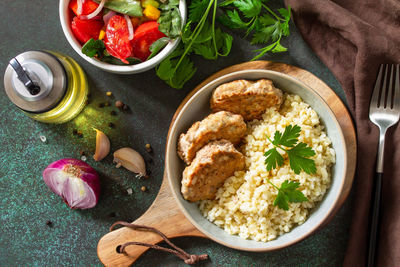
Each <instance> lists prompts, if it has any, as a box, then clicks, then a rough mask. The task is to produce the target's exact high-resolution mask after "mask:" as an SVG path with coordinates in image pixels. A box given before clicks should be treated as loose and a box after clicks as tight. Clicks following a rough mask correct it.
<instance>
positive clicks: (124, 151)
mask: <svg viewBox="0 0 400 267" xmlns="http://www.w3.org/2000/svg"><path fill="white" fill-rule="evenodd" d="M114 162H115V163H117V166H116V167H117V168H119V167H121V166H122V167H124V168H126V169H128V170H130V171H131V172H134V173H138V174H139V175H140V176H146V163H145V162H144V159H143V157H142V155H140V154H139V152H137V151H136V150H134V149H132V148H130V147H124V148H120V149H118V150H117V151H115V152H114Z"/></svg>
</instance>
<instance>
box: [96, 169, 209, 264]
mask: <svg viewBox="0 0 400 267" xmlns="http://www.w3.org/2000/svg"><path fill="white" fill-rule="evenodd" d="M132 223H134V224H139V225H146V226H151V227H154V228H156V229H158V230H159V231H161V232H162V233H164V234H165V235H166V236H167V237H168V238H175V237H181V236H197V237H205V235H204V234H203V233H201V232H200V231H198V230H197V229H196V228H195V227H194V226H193V225H192V224H191V223H190V222H189V221H188V219H186V217H185V216H184V215H183V214H182V212H181V211H180V209H179V207H178V205H177V204H176V201H175V199H174V198H173V196H172V193H171V192H170V190H169V188H168V179H167V178H166V177H164V179H163V182H162V185H161V189H160V192H159V193H158V195H157V197H156V199H155V200H154V202H153V204H152V205H151V206H150V208H149V209H148V210H147V211H146V212H145V213H144V214H143V215H142V216H141V217H139V218H138V219H137V220H135V221H134V222H132ZM131 241H136V242H143V243H147V244H152V245H155V244H157V243H160V242H161V241H163V239H162V237H161V236H159V235H158V234H156V233H153V232H148V231H137V230H133V229H131V228H128V227H123V228H120V229H117V230H114V231H112V232H110V233H108V234H106V235H105V236H103V237H102V238H101V239H100V241H99V243H98V245H97V254H98V257H99V259H100V261H101V262H102V263H103V264H104V265H105V266H130V265H132V264H133V263H134V262H135V261H136V260H137V259H138V258H139V257H140V256H141V255H142V254H143V253H144V252H146V251H147V250H148V249H149V248H148V247H143V246H128V247H126V248H125V253H119V252H118V251H117V247H118V246H120V245H122V244H124V243H127V242H131Z"/></svg>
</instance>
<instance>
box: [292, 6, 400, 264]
mask: <svg viewBox="0 0 400 267" xmlns="http://www.w3.org/2000/svg"><path fill="white" fill-rule="evenodd" d="M285 2H286V4H288V5H290V6H291V7H292V10H293V17H294V22H295V24H296V26H297V27H298V29H299V30H300V32H301V33H302V35H303V37H304V39H305V41H306V42H307V43H308V44H309V45H310V47H311V48H312V49H313V50H314V51H315V53H316V54H317V55H318V56H319V57H320V58H321V60H322V61H323V62H324V63H325V64H326V65H327V66H328V67H329V68H330V70H331V71H332V72H333V73H334V75H335V76H336V78H337V79H338V80H339V82H340V83H341V85H342V87H343V89H344V91H345V93H346V97H347V101H348V103H349V107H350V110H351V113H352V115H353V118H354V119H355V122H356V127H357V135H358V162H357V173H356V177H355V181H354V184H353V188H354V193H355V195H354V202H353V203H354V206H353V208H352V211H353V219H352V225H351V228H350V239H349V244H348V248H347V253H346V256H345V260H344V266H352V267H354V266H366V260H367V253H368V236H369V229H368V224H369V209H370V203H371V195H372V188H373V181H374V176H375V160H376V152H377V144H378V135H379V131H378V128H377V127H376V126H375V125H373V124H372V123H371V122H370V121H369V117H368V112H369V101H370V97H371V93H372V90H373V86H374V84H375V80H376V77H377V72H378V67H379V65H380V64H382V63H400V1H399V0H333V1H330V0H285ZM386 137H387V141H386V151H385V156H386V157H385V170H384V176H383V191H382V208H381V215H382V216H381V225H380V229H379V244H378V252H377V253H378V254H377V261H378V266H400V205H399V204H400V126H398V125H397V126H394V127H393V128H392V129H391V130H389V131H388V133H387V135H386Z"/></svg>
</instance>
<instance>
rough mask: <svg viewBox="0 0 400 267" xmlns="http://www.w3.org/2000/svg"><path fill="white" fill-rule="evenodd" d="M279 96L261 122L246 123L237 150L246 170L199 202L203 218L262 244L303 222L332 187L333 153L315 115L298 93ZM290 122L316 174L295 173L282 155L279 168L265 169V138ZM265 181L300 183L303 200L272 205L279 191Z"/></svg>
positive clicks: (266, 140) (267, 144)
mask: <svg viewBox="0 0 400 267" xmlns="http://www.w3.org/2000/svg"><path fill="white" fill-rule="evenodd" d="M284 97H285V100H284V103H283V104H282V106H281V107H280V109H279V110H278V108H276V107H273V108H268V109H267V110H266V112H265V113H264V114H263V117H262V119H261V120H253V121H251V122H248V123H247V135H246V137H245V138H244V141H243V143H244V144H243V146H242V147H241V151H242V153H243V154H244V156H245V158H246V169H245V171H238V172H235V174H234V176H232V177H230V178H228V179H227V180H226V181H225V182H224V184H223V186H221V187H220V188H219V189H218V191H217V194H216V198H215V199H214V200H203V201H200V202H199V208H200V210H201V212H202V214H203V216H204V217H206V218H207V219H208V220H209V221H211V222H213V223H214V224H216V225H217V226H219V227H221V228H222V229H224V230H225V231H226V232H228V233H229V234H232V235H239V236H240V237H242V238H245V239H253V240H256V241H263V242H266V241H270V240H273V239H275V238H277V237H278V236H279V235H282V234H284V233H286V232H289V231H290V230H291V229H292V228H293V227H295V226H296V225H300V224H302V223H304V222H305V220H306V219H307V216H308V214H309V212H310V211H311V209H312V208H314V207H315V206H316V204H317V203H318V202H319V201H321V200H322V198H323V196H324V194H325V192H326V191H327V189H328V188H329V186H330V184H331V167H332V165H333V164H334V163H335V151H334V149H333V148H332V144H331V140H330V139H329V137H328V136H327V135H326V132H325V130H324V126H323V125H322V124H321V123H320V120H319V117H318V114H317V113H316V112H315V111H314V110H313V109H312V108H311V107H310V106H309V105H308V104H306V103H304V102H303V101H302V99H301V98H300V97H299V96H298V95H290V94H284ZM295 124H296V125H298V126H300V127H301V133H300V136H299V138H298V139H299V141H300V142H304V143H306V144H307V145H308V146H310V147H311V148H312V149H313V150H314V151H315V153H316V155H315V156H313V157H312V159H313V160H314V161H315V165H316V168H317V172H316V174H307V173H305V172H303V171H302V172H301V173H300V174H298V175H296V174H295V173H294V172H293V170H292V169H291V168H290V165H289V161H288V159H287V156H286V155H285V154H284V153H283V152H282V151H280V153H282V156H283V157H284V158H285V163H284V165H282V166H280V167H278V168H277V169H274V170H271V171H267V170H266V167H265V164H264V161H265V157H264V153H265V151H267V150H269V149H271V148H273V145H272V144H271V143H270V142H269V141H268V139H267V138H266V136H269V137H273V135H274V133H275V131H281V132H283V131H284V129H285V127H286V126H288V125H295ZM278 151H279V150H278ZM267 178H268V179H270V181H271V182H272V183H273V184H275V185H277V186H280V185H281V184H282V183H283V182H284V181H285V180H289V181H296V182H299V183H300V188H299V189H300V190H301V191H302V193H303V194H304V195H305V196H306V197H307V198H308V201H306V202H301V203H290V204H289V210H288V211H285V210H282V209H280V208H278V207H277V206H273V202H274V199H275V197H276V195H277V194H278V191H277V190H276V189H275V188H273V187H272V185H270V184H269V183H268V182H267Z"/></svg>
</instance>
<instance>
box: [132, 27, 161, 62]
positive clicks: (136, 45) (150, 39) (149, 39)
mask: <svg viewBox="0 0 400 267" xmlns="http://www.w3.org/2000/svg"><path fill="white" fill-rule="evenodd" d="M161 37H165V34H164V33H162V32H160V31H159V30H158V23H157V22H156V21H148V22H145V23H142V24H140V25H139V26H138V27H137V28H136V30H135V37H134V38H133V40H132V43H133V54H134V55H135V57H137V58H139V59H140V60H142V61H145V60H146V59H147V58H148V57H149V56H150V54H151V52H150V46H151V45H152V44H153V43H154V42H155V41H157V40H158V39H160V38H161Z"/></svg>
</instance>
